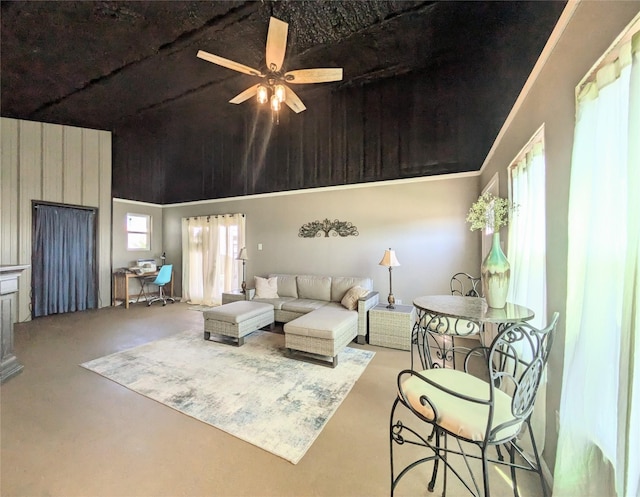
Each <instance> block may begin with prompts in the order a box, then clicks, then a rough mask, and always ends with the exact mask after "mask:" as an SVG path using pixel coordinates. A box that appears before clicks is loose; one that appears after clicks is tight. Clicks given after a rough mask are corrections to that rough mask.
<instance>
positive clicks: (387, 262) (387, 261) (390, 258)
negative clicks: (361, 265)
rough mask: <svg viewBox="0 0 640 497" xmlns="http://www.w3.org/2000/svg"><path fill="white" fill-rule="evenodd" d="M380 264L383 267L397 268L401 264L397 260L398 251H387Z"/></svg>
mask: <svg viewBox="0 0 640 497" xmlns="http://www.w3.org/2000/svg"><path fill="white" fill-rule="evenodd" d="M379 264H380V265H381V266H386V267H396V266H399V265H400V263H399V262H398V259H397V258H396V251H395V250H391V249H389V250H385V251H384V255H383V256H382V260H381V261H380V262H379Z"/></svg>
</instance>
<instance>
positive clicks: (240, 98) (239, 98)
mask: <svg viewBox="0 0 640 497" xmlns="http://www.w3.org/2000/svg"><path fill="white" fill-rule="evenodd" d="M258 86H260V83H258V84H256V85H253V86H252V87H250V88H247V89H246V90H245V91H243V92H242V93H239V94H238V95H236V96H235V97H233V98H232V99H231V100H229V103H230V104H241V103H242V102H244V101H245V100H249V99H250V98H251V97H253V96H254V95H255V94H256V93H258Z"/></svg>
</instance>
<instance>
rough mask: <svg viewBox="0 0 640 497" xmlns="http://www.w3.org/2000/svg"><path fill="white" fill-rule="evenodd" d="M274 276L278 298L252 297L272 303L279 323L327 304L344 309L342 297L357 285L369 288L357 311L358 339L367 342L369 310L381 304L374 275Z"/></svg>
mask: <svg viewBox="0 0 640 497" xmlns="http://www.w3.org/2000/svg"><path fill="white" fill-rule="evenodd" d="M274 276H275V277H277V280H278V298H277V299H263V298H259V297H258V296H256V297H254V299H253V300H255V301H256V302H268V303H270V304H273V308H274V312H275V320H276V321H277V322H280V323H288V322H289V321H292V320H294V319H296V318H299V317H301V316H303V315H305V314H307V313H309V312H312V311H315V310H316V309H320V308H322V307H325V306H327V305H328V306H329V307H335V308H343V307H342V305H341V304H340V302H341V301H342V298H343V297H344V295H345V293H347V291H348V290H349V289H350V288H352V287H354V286H356V285H357V286H361V287H363V288H365V289H367V290H369V294H368V295H367V296H366V297H363V298H361V299H360V300H359V301H358V307H357V310H356V311H355V312H356V313H357V317H358V333H357V342H358V343H360V344H363V343H366V337H367V332H368V330H367V326H368V325H367V313H368V312H369V309H371V308H372V307H374V306H376V305H378V292H374V291H373V281H372V280H371V278H362V277H357V276H318V275H294V274H277V273H274V274H270V275H269V278H272V277H274Z"/></svg>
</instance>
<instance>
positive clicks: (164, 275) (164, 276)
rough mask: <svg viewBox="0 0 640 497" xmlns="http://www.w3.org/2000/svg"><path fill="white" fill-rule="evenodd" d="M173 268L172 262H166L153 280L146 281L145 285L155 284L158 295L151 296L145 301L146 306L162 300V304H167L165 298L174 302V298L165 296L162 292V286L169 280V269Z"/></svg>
mask: <svg viewBox="0 0 640 497" xmlns="http://www.w3.org/2000/svg"><path fill="white" fill-rule="evenodd" d="M172 269H173V264H166V265H164V266H162V267H161V268H160V272H159V273H158V276H156V279H155V280H153V281H149V282H147V285H156V286H157V287H158V296H157V297H153V298H152V299H151V300H149V301H148V302H147V306H150V305H151V304H153V303H154V302H158V301H162V305H163V306H165V305H167V300H168V301H170V302H171V303H173V302H175V299H173V298H172V297H167V296H166V295H165V293H164V286H165V285H166V284H167V283H169V282H170V281H171V270H172Z"/></svg>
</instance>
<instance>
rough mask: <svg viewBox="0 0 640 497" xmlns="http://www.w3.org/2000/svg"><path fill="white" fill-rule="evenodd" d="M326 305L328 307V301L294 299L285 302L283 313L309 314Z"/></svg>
mask: <svg viewBox="0 0 640 497" xmlns="http://www.w3.org/2000/svg"><path fill="white" fill-rule="evenodd" d="M325 305H327V301H326V300H310V299H294V300H290V301H288V302H284V303H283V304H282V307H281V309H282V310H283V311H290V312H301V313H304V314H306V313H307V312H311V311H314V310H316V309H320V308H321V307H324V306H325Z"/></svg>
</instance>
